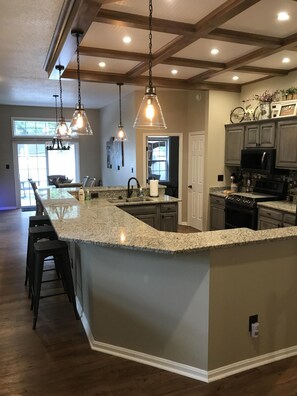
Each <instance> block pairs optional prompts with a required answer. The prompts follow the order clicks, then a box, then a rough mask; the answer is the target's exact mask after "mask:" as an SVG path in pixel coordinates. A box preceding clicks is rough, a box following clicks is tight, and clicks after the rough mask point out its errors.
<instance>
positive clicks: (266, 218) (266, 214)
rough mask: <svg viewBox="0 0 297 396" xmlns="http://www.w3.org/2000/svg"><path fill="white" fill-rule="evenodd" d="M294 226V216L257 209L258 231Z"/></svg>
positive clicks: (272, 210)
mask: <svg viewBox="0 0 297 396" xmlns="http://www.w3.org/2000/svg"><path fill="white" fill-rule="evenodd" d="M293 225H295V215H294V214H291V213H287V212H282V211H280V210H274V209H268V208H259V211H258V230H269V229H271V228H280V227H292V226H293Z"/></svg>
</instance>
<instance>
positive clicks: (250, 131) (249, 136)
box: [244, 124, 259, 148]
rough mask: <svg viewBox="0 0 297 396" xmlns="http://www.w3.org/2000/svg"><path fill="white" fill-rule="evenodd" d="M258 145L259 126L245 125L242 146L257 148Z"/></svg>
mask: <svg viewBox="0 0 297 396" xmlns="http://www.w3.org/2000/svg"><path fill="white" fill-rule="evenodd" d="M258 145H259V125H256V124H255V125H247V126H246V128H245V136H244V146H245V147H246V148H249V147H257V146H258Z"/></svg>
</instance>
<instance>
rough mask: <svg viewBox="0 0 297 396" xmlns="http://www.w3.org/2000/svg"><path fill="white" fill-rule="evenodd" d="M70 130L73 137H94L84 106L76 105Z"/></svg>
mask: <svg viewBox="0 0 297 396" xmlns="http://www.w3.org/2000/svg"><path fill="white" fill-rule="evenodd" d="M70 130H71V135H72V136H77V135H93V131H92V128H91V125H90V123H89V120H88V117H87V114H86V112H85V109H84V105H82V104H81V105H76V108H75V111H74V113H73V116H72V120H71V124H70Z"/></svg>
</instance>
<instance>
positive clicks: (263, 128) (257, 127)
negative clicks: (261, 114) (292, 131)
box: [244, 122, 275, 148]
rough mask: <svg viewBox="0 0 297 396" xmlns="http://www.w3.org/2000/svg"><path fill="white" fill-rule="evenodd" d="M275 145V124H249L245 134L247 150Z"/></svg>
mask: <svg viewBox="0 0 297 396" xmlns="http://www.w3.org/2000/svg"><path fill="white" fill-rule="evenodd" d="M274 145H275V123H274V122H262V123H253V124H247V125H246V127H245V134H244V146H245V148H252V147H270V148H273V147H274Z"/></svg>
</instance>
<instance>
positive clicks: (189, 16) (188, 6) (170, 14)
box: [104, 0, 225, 24]
mask: <svg viewBox="0 0 297 396" xmlns="http://www.w3.org/2000/svg"><path fill="white" fill-rule="evenodd" d="M223 3H225V0H208V1H198V0H155V1H153V17H154V18H161V19H169V20H171V21H178V22H184V23H191V24H194V23H196V22H197V21H198V20H200V19H202V18H204V17H205V16H206V15H208V14H209V13H211V12H212V11H213V10H214V9H215V8H217V7H219V6H220V5H222V4H223ZM104 8H105V9H109V10H114V11H119V12H127V13H130V14H132V13H133V14H138V15H143V16H148V15H149V8H148V1H144V0H122V1H116V2H115V3H110V4H106V5H104Z"/></svg>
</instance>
